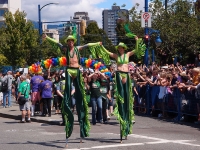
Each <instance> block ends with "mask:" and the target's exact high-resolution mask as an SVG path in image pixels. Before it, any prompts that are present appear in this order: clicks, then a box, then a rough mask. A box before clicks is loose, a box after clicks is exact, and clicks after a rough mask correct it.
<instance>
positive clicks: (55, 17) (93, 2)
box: [21, 0, 144, 28]
mask: <svg viewBox="0 0 200 150" xmlns="http://www.w3.org/2000/svg"><path fill="white" fill-rule="evenodd" d="M21 1H22V10H23V11H25V12H26V13H27V18H28V19H31V20H34V21H38V4H40V6H41V7H42V6H44V5H45V4H48V3H50V2H59V5H48V6H46V7H45V8H43V9H42V11H41V18H42V20H43V21H61V20H64V21H65V20H66V21H67V20H70V17H72V16H74V12H78V11H79V12H88V14H89V17H90V19H91V20H96V21H97V23H98V25H99V27H100V28H102V11H103V10H104V9H111V7H112V5H113V3H116V4H117V6H122V5H123V4H125V5H126V7H124V8H125V9H131V8H132V7H133V6H134V5H135V3H139V4H140V8H139V9H140V10H144V0H21Z"/></svg>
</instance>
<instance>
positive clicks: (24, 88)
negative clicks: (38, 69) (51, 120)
mask: <svg viewBox="0 0 200 150" xmlns="http://www.w3.org/2000/svg"><path fill="white" fill-rule="evenodd" d="M20 78H21V83H20V85H19V94H18V98H17V101H18V99H19V97H20V96H22V95H23V96H24V97H25V98H26V99H27V102H26V103H25V104H24V105H19V108H20V111H22V120H21V121H20V122H21V123H25V122H26V121H25V116H26V112H27V115H28V119H27V122H31V119H30V118H31V116H30V114H31V113H30V108H31V104H30V101H29V100H28V98H29V93H30V84H29V83H28V82H26V76H24V75H21V77H20Z"/></svg>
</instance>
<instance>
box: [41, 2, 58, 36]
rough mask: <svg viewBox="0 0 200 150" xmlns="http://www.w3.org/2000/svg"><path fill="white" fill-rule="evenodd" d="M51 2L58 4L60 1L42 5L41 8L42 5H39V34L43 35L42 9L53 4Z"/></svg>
mask: <svg viewBox="0 0 200 150" xmlns="http://www.w3.org/2000/svg"><path fill="white" fill-rule="evenodd" d="M51 4H55V5H58V4H59V3H57V2H56V3H48V4H46V5H44V6H42V7H41V8H40V5H38V17H39V22H38V25H39V35H40V36H41V35H42V23H41V10H42V8H44V7H46V6H47V5H51Z"/></svg>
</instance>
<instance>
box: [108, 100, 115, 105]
mask: <svg viewBox="0 0 200 150" xmlns="http://www.w3.org/2000/svg"><path fill="white" fill-rule="evenodd" d="M113 101H114V99H113V98H111V100H108V106H113Z"/></svg>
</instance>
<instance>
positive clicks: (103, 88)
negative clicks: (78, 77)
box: [100, 77, 111, 123]
mask: <svg viewBox="0 0 200 150" xmlns="http://www.w3.org/2000/svg"><path fill="white" fill-rule="evenodd" d="M100 83H101V85H100V92H101V96H102V114H103V122H104V123H107V121H108V101H109V100H111V96H110V83H109V80H108V79H107V78H104V77H101V80H100Z"/></svg>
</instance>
